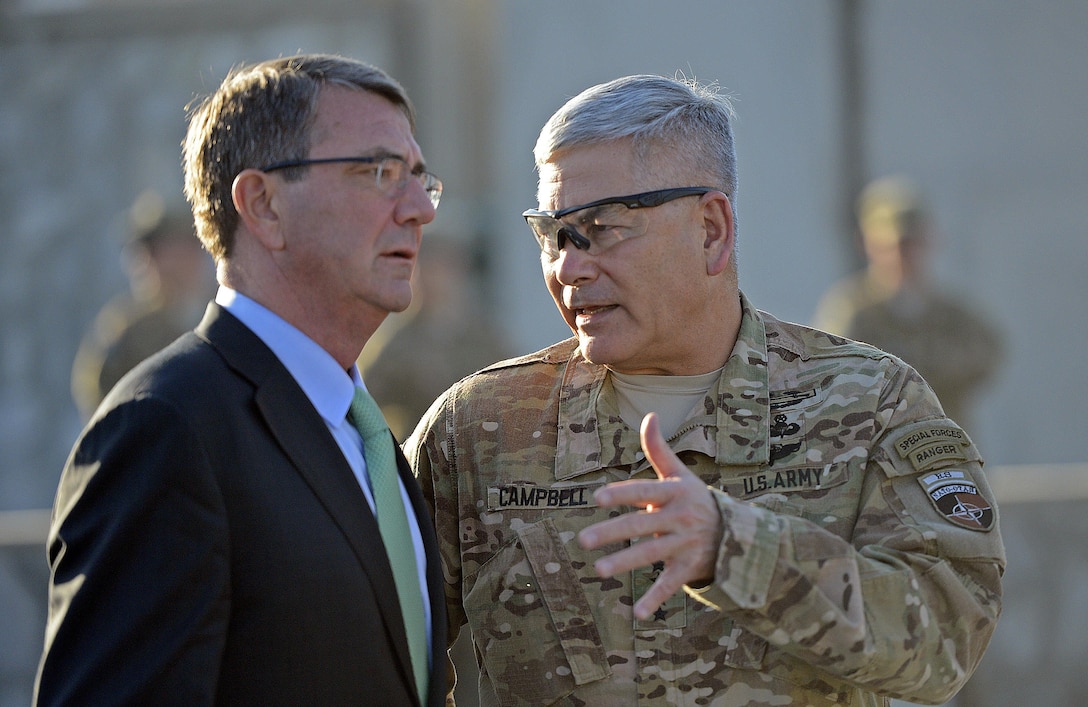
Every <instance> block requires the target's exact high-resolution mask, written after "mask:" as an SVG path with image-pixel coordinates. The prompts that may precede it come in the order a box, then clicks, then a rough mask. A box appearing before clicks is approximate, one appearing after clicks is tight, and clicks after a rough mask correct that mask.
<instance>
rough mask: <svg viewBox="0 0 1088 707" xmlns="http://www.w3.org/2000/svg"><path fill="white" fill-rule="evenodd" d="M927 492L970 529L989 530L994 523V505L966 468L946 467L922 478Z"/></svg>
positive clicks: (948, 515) (948, 514) (954, 519)
mask: <svg viewBox="0 0 1088 707" xmlns="http://www.w3.org/2000/svg"><path fill="white" fill-rule="evenodd" d="M918 482H919V483H920V484H922V488H923V489H925V492H926V495H927V496H929V500H930V501H931V502H932V503H933V505H934V507H935V508H936V509H937V510H938V511H940V513H941V515H943V516H944V517H945V518H947V519H948V520H949V521H950V522H952V523H955V524H956V525H958V526H961V527H964V528H967V529H969V530H978V531H988V530H990V529H991V528H992V527H993V525H994V509H993V506H991V505H990V502H989V501H987V500H986V499H985V498H984V497H983V496H982V494H980V493H979V491H978V486H977V485H976V484H975V482H974V480H973V479H972V478H971V476H970V475H969V474H968V473H967V472H966V471H960V470H958V469H945V470H942V471H938V472H936V473H933V474H928V475H926V476H922V477H919V478H918Z"/></svg>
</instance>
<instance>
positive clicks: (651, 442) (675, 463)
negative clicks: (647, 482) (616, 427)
mask: <svg viewBox="0 0 1088 707" xmlns="http://www.w3.org/2000/svg"><path fill="white" fill-rule="evenodd" d="M639 439H640V441H641V442H642V451H643V452H645V454H646V458H647V459H648V460H649V461H650V464H651V465H652V466H653V468H654V471H655V472H657V476H658V478H661V479H670V478H673V477H676V476H681V475H683V473H684V472H687V471H688V468H687V467H686V466H685V465H684V463H683V462H682V461H680V457H678V456H676V452H674V451H672V449H671V448H670V447H669V445H668V443H667V442H666V441H665V437H664V435H662V434H661V421H660V420H659V419H658V417H657V413H654V412H648V413H646V416H645V417H644V418H642V428H641V429H640V430H639ZM689 473H690V472H689Z"/></svg>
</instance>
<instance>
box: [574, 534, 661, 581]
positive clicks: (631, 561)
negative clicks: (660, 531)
mask: <svg viewBox="0 0 1088 707" xmlns="http://www.w3.org/2000/svg"><path fill="white" fill-rule="evenodd" d="M681 549H682V545H681V544H680V543H678V542H676V541H675V540H673V538H672V537H671V536H662V537H660V538H653V539H645V540H640V541H639V542H637V543H634V544H632V545H631V546H630V547H627V548H624V549H622V550H617V551H616V552H613V553H612V554H610V555H605V556H604V557H602V558H600V559H598V560H597V561H596V562H594V563H593V569H594V570H596V571H597V574H598V575H600V576H601V577H615V576H616V575H618V574H623V573H624V572H630V571H631V570H633V569H638V568H640V567H649V566H650V565H652V564H654V563H655V562H658V561H664V562H666V563H669V562H673V561H676V560H677V559H678V558H677V553H679V552H680V550H681Z"/></svg>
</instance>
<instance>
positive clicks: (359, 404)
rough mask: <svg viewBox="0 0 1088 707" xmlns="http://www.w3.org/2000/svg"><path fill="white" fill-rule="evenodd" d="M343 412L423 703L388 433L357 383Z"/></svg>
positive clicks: (420, 635) (419, 636) (415, 584)
mask: <svg viewBox="0 0 1088 707" xmlns="http://www.w3.org/2000/svg"><path fill="white" fill-rule="evenodd" d="M348 418H349V419H350V420H351V422H352V424H354V425H355V427H356V429H358V430H359V434H360V435H362V437H363V454H364V456H365V457H366V471H367V475H368V476H369V477H370V488H371V490H372V491H373V492H374V507H375V509H376V511H377V516H378V528H379V529H380V530H381V534H382V542H383V543H384V544H385V552H386V554H387V555H388V556H389V565H390V566H391V567H392V568H393V579H394V581H395V582H396V583H397V597H398V598H399V599H400V613H401V616H402V618H403V619H404V630H405V632H406V633H407V634H408V648H409V649H410V650H411V653H412V669H413V671H414V672H415V676H416V689H417V690H418V691H419V701H420V702H422V703H424V704H426V702H427V687H428V682H429V674H428V673H429V671H428V662H429V661H428V658H427V627H426V624H425V621H424V613H423V594H422V592H420V588H419V573H418V572H417V570H416V553H415V549H414V548H413V546H412V533H411V531H410V530H409V527H408V516H407V514H406V513H405V510H404V503H403V501H402V500H401V495H400V485H399V484H398V482H397V461H396V456H395V455H394V453H393V437H392V435H391V434H390V432H389V426H388V425H386V423H385V417H383V416H382V411H381V410H380V409H379V408H378V404H377V403H376V402H374V398H372V397H370V394H369V393H367V392H366V391H365V390H363V389H362V388H359V387H356V388H355V398H354V399H353V400H352V401H351V409H350V410H349V412H348Z"/></svg>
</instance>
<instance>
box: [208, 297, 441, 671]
mask: <svg viewBox="0 0 1088 707" xmlns="http://www.w3.org/2000/svg"><path fill="white" fill-rule="evenodd" d="M197 333H198V334H199V335H201V336H202V337H204V338H205V339H206V340H207V341H208V342H209V343H211V344H212V345H213V346H215V347H216V349H218V350H219V351H220V353H221V354H222V355H223V356H224V358H225V359H226V360H227V362H228V363H229V364H230V365H231V366H232V367H234V368H235V369H236V370H237V371H238V372H239V373H241V374H242V375H243V376H245V377H246V378H248V379H249V380H250V381H251V382H252V383H253V385H254V401H255V403H256V405H257V408H258V409H259V410H260V413H261V415H262V416H263V417H264V419H265V421H266V423H267V424H268V428H269V429H270V430H271V432H272V435H273V436H274V437H275V438H276V441H277V442H278V444H279V445H280V447H281V448H282V449H283V451H284V452H285V454H286V455H287V457H288V458H289V459H290V460H291V463H292V465H293V466H294V468H295V469H296V471H297V472H298V473H299V475H301V476H302V478H303V479H304V480H305V481H306V483H307V485H308V486H309V487H310V489H311V490H312V491H313V494H314V496H316V497H317V499H318V500H319V501H320V502H321V504H322V506H324V508H325V510H326V511H327V512H328V514H329V516H331V517H332V519H333V521H334V522H335V523H336V524H337V526H338V527H339V528H340V529H341V531H342V532H343V533H344V537H345V538H346V539H347V541H348V543H349V544H350V545H351V547H352V549H353V550H354V552H355V556H356V557H357V558H358V560H359V563H360V564H361V565H362V566H363V569H364V571H365V572H366V575H367V578H368V579H369V581H370V584H371V588H372V589H373V594H374V597H375V600H376V601H377V603H378V610H379V611H380V612H381V614H382V618H383V620H384V623H385V626H386V630H387V631H388V632H389V642H390V644H391V645H393V646H394V647H395V649H396V651H395V652H396V655H397V659H398V661H397V662H398V663H399V665H400V669H401V673H402V677H403V679H404V680H405V681H406V682H407V683H408V684H410V685H415V678H414V676H413V673H412V668H411V656H410V653H409V651H408V639H407V637H406V636H405V635H404V623H403V621H402V619H401V616H400V606H399V603H398V601H397V588H396V585H395V584H394V582H393V572H392V570H391V569H390V567H389V561H388V559H387V558H386V554H385V548H384V546H383V545H382V544H381V532H380V531H379V529H378V522H377V520H376V519H375V517H374V514H373V513H372V512H371V510H370V505H369V504H368V503H367V500H366V496H364V495H363V492H362V489H360V488H359V483H358V481H357V480H356V478H355V475H354V474H352V472H351V468H350V467H349V466H348V463H347V461H346V460H345V459H344V455H343V452H341V450H340V447H339V446H338V445H337V444H336V440H334V439H333V437H332V434H331V433H330V432H329V429H328V427H327V426H326V425H325V421H324V420H323V419H322V418H321V416H320V415H319V414H318V412H317V410H315V409H314V407H313V404H312V403H311V402H310V400H309V398H307V397H306V394H305V393H303V392H302V389H301V388H299V386H298V383H296V382H295V379H294V378H293V377H291V374H290V373H289V372H288V371H287V369H286V368H284V366H283V364H281V363H280V361H279V359H277V358H276V356H275V354H273V353H272V351H271V350H270V349H268V347H267V346H265V344H264V342H262V341H261V340H260V338H259V337H257V336H256V335H255V334H253V332H251V331H250V330H249V329H248V328H247V327H246V326H245V325H244V324H242V323H241V322H240V321H238V320H237V319H236V318H235V317H233V316H232V315H231V314H230V313H228V312H226V310H223V309H222V308H220V307H219V306H218V305H216V304H214V303H213V304H211V305H209V307H208V312H207V313H206V314H205V317H204V320H203V321H202V322H201V324H200V326H199V327H198V328H197ZM398 452H399V449H398ZM399 456H400V459H403V456H402V455H399ZM399 464H400V461H399V460H398V466H399ZM417 517H419V515H418V511H417ZM424 518H426V516H424ZM426 535H427V533H426V532H425V533H424V536H426ZM428 554H429V552H428ZM428 559H429V558H428ZM428 564H429V563H428ZM431 591H432V592H433V591H434V590H433V589H432V590H431Z"/></svg>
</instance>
